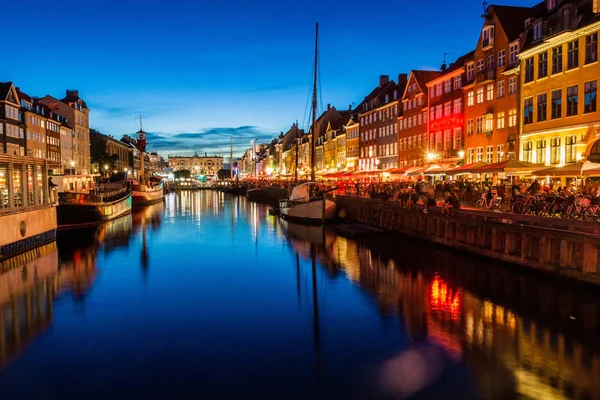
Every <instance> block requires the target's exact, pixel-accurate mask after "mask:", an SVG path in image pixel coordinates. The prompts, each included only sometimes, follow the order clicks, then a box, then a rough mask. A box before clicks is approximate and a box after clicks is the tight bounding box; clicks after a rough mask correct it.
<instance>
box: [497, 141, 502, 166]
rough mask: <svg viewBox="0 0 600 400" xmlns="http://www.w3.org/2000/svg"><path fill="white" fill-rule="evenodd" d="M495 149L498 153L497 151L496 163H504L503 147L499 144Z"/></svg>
mask: <svg viewBox="0 0 600 400" xmlns="http://www.w3.org/2000/svg"><path fill="white" fill-rule="evenodd" d="M497 149H498V151H497V154H498V159H497V160H496V162H501V161H504V145H503V144H499V145H498V147H497Z"/></svg>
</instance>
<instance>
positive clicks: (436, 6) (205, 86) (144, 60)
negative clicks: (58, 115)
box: [0, 0, 535, 155]
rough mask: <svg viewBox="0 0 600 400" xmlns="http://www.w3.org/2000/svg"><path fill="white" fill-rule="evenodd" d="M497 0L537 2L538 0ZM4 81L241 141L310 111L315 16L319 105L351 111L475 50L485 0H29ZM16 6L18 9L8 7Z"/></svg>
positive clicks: (110, 120)
mask: <svg viewBox="0 0 600 400" xmlns="http://www.w3.org/2000/svg"><path fill="white" fill-rule="evenodd" d="M496 4H504V5H521V6H531V5H533V4H535V2H534V1H531V0H499V1H498V2H496ZM1 8H2V15H3V16H4V17H5V18H3V19H2V23H3V30H2V31H3V33H4V36H3V42H4V43H5V45H6V48H5V50H6V51H8V52H9V53H8V54H9V55H10V56H9V57H8V58H6V59H5V62H3V63H2V65H1V66H0V81H13V82H15V85H16V86H20V87H21V89H22V90H23V91H24V92H26V93H27V94H29V95H32V96H44V95H45V94H51V95H53V96H56V97H59V96H62V95H63V94H64V90H65V89H66V88H73V89H79V93H80V96H81V97H82V98H83V99H84V100H86V101H87V103H88V106H89V107H90V108H91V118H90V121H91V126H92V127H94V128H96V129H98V130H100V131H101V132H103V133H107V134H111V135H113V136H117V137H120V136H121V135H123V134H127V133H132V132H135V131H136V130H137V128H138V122H137V121H138V120H137V118H138V117H137V116H138V115H139V114H140V113H141V114H143V115H144V120H145V122H144V128H145V130H146V131H149V132H151V133H152V134H151V135H149V140H150V143H149V147H150V149H151V150H158V151H159V152H160V153H161V154H163V155H167V154H175V153H179V154H184V153H190V152H193V151H198V152H205V151H206V152H209V153H219V152H220V151H221V150H222V151H223V152H228V150H229V137H228V136H229V135H234V146H235V148H236V152H237V153H239V152H240V151H241V150H243V149H244V148H247V147H249V146H250V140H251V139H252V138H254V137H258V138H259V139H260V140H261V141H268V140H270V138H272V137H273V136H275V135H277V134H278V133H279V132H280V131H286V130H287V129H288V128H289V126H290V125H291V124H292V123H293V122H294V121H296V120H298V121H299V122H300V124H301V126H306V124H307V122H308V112H307V100H308V96H309V94H310V87H311V83H312V77H311V73H312V62H313V47H314V24H315V22H316V21H319V25H320V73H321V89H322V92H321V94H320V104H321V105H323V106H326V105H327V103H331V104H332V105H334V106H336V107H338V108H340V109H345V108H347V107H348V105H349V104H350V103H355V104H358V103H359V102H360V100H361V99H362V98H363V97H364V96H365V95H367V94H368V93H369V92H370V91H371V90H372V88H373V87H374V86H375V85H377V83H378V77H379V75H380V74H388V75H390V79H395V78H393V77H397V75H398V73H400V72H407V71H409V70H410V69H419V68H426V69H437V68H439V66H440V65H441V64H442V61H443V53H444V52H449V53H450V55H449V56H448V58H449V60H453V59H455V58H457V57H458V56H460V55H462V54H464V53H466V52H468V51H470V50H472V48H474V46H475V45H476V43H477V39H478V35H479V31H480V29H481V26H482V23H483V20H482V18H481V13H482V6H481V1H480V0H461V1H455V2H449V1H444V0H430V1H427V2H424V1H405V0H396V1H389V0H388V1H380V0H371V1H368V2H365V1H358V0H343V1H333V0H318V1H317V0H305V1H289V0H259V1H247V0H214V1H208V0H187V1H182V0H170V1H165V0H161V1H158V0H150V1H148V0H146V1H140V0H120V1H115V0H83V1H82V0H77V1H73V0H58V1H56V2H47V1H32V0H19V1H13V2H4V3H3V4H2V7H1ZM6 16H11V18H6Z"/></svg>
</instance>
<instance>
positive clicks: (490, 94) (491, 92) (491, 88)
mask: <svg viewBox="0 0 600 400" xmlns="http://www.w3.org/2000/svg"><path fill="white" fill-rule="evenodd" d="M492 100H494V84H493V83H490V84H488V85H487V101H492Z"/></svg>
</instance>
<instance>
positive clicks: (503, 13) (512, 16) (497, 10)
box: [490, 2, 545, 43]
mask: <svg viewBox="0 0 600 400" xmlns="http://www.w3.org/2000/svg"><path fill="white" fill-rule="evenodd" d="M490 10H491V11H492V12H493V13H494V14H496V18H497V19H498V22H500V25H501V26H502V29H503V30H504V33H505V34H506V37H507V38H508V41H509V43H510V42H512V41H515V40H517V39H518V38H519V36H520V35H521V33H522V32H523V31H524V30H525V20H526V19H527V18H533V17H536V16H539V15H541V14H542V13H543V12H544V10H545V2H541V3H538V4H536V5H535V6H533V7H514V6H500V5H492V6H491V7H490Z"/></svg>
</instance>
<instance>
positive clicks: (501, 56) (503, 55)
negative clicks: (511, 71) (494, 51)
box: [498, 49, 506, 68]
mask: <svg viewBox="0 0 600 400" xmlns="http://www.w3.org/2000/svg"><path fill="white" fill-rule="evenodd" d="M505 58H506V50H504V49H502V50H500V51H499V52H498V68H500V67H504V63H505V62H506V61H505Z"/></svg>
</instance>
